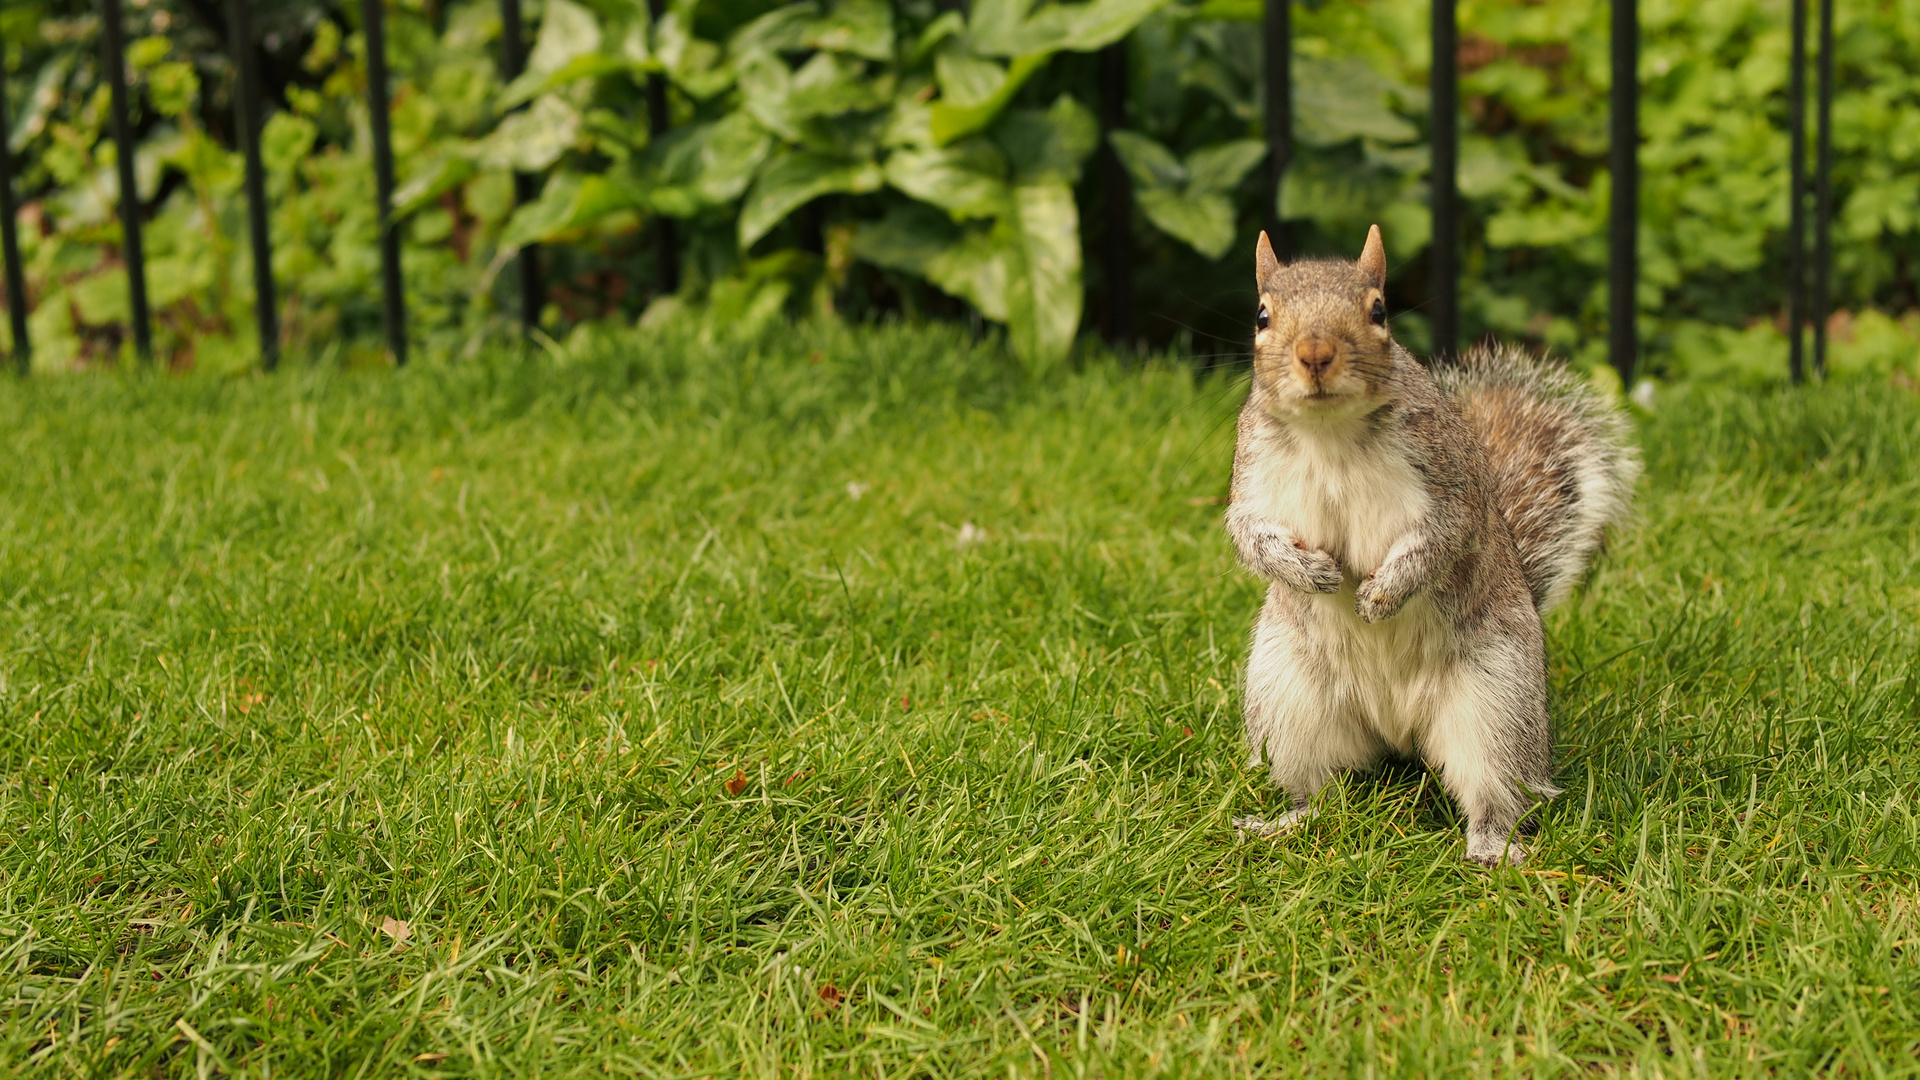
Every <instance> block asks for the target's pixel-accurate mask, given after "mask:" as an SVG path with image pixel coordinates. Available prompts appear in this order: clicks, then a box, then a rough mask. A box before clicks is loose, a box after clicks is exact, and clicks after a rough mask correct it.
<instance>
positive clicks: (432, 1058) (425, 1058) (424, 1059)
mask: <svg viewBox="0 0 1920 1080" xmlns="http://www.w3.org/2000/svg"><path fill="white" fill-rule="evenodd" d="M452 1056H453V1055H452V1054H449V1053H447V1052H446V1051H445V1050H435V1051H433V1052H432V1053H429V1054H415V1055H414V1057H413V1063H414V1064H415V1065H435V1064H438V1063H440V1062H442V1061H445V1060H447V1059H448V1058H450V1057H452Z"/></svg>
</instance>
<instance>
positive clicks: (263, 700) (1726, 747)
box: [0, 327, 1920, 1078]
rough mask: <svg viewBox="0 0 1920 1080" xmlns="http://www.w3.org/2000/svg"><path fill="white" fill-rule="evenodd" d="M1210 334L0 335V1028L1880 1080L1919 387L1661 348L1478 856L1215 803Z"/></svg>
mask: <svg viewBox="0 0 1920 1080" xmlns="http://www.w3.org/2000/svg"><path fill="white" fill-rule="evenodd" d="M1242 393H1243V386H1242V385H1241V384H1240V383H1239V382H1238V381H1236V377H1235V375H1232V374H1220V375H1214V376H1206V377H1196V376H1195V375H1194V374H1193V373H1192V371H1191V370H1190V369H1189V368H1187V367H1185V366H1183V365H1181V364H1178V363H1161V364H1147V365H1145V366H1139V367H1131V368H1129V367H1122V366H1120V365H1118V364H1116V363H1111V362H1106V361H1098V360H1096V361H1091V362H1089V363H1087V364H1085V365H1083V366H1082V367H1081V368H1080V369H1079V370H1077V371H1075V372H1074V373H1071V374H1062V375H1058V376H1054V377H1051V378H1049V379H1046V380H1044V381H1041V382H1037V383H1036V382H1033V381H1030V380H1027V379H1024V378H1023V377H1021V376H1019V375H1017V374H1016V373H1015V371H1014V369H1013V368H1012V367H1011V366H1010V365H1009V362H1008V361H1006V360H1005V359H1004V358H1003V355H1002V353H1001V352H1000V351H998V350H997V349H996V348H995V347H993V346H991V345H990V344H976V343H974V342H972V341H971V340H970V339H968V338H967V337H966V336H965V335H964V334H962V333H961V332H959V331H951V330H908V329H880V330H849V329H845V328H836V327H812V328H801V329H798V330H792V331H788V332H784V333H782V334H781V335H778V336H776V337H774V338H770V339H768V340H766V341H763V342H761V343H759V344H754V345H735V346H727V345H711V344H702V343H700V342H699V341H697V340H694V339H692V338H690V337H680V336H675V335H673V334H669V335H668V336H667V337H666V338H665V339H651V340H643V339H639V338H620V337H613V338H608V339H602V341H601V342H600V344H598V345H595V346H589V347H582V348H580V349H579V350H576V352H575V353H574V354H573V355H571V356H570V357H568V358H565V359H564V360H563V359H556V358H554V357H550V356H546V355H540V356H538V357H536V358H533V359H523V358H519V357H515V356H510V355H506V354H497V355H483V356H481V357H479V358H477V359H474V360H468V361H462V362H456V363H444V364H443V363H434V362H427V363H422V364H420V365H418V366H416V367H415V368H412V369H409V370H406V371H404V372H401V373H398V374H392V373H367V372H361V373H352V372H349V373H341V372H335V371H320V370H290V371H286V372H283V373H282V374H280V375H278V376H275V377H272V378H253V379H245V380H237V381H216V380H212V379H206V378H193V377H188V378H155V377H116V376H99V375H93V376H76V377H68V378H48V379H38V380H35V381H32V382H28V383H19V384H12V383H9V384H7V385H5V386H0V425H4V428H5V430H6V431H7V433H8V434H7V440H6V444H5V445H6V451H7V461H6V463H5V466H4V469H3V470H0V484H3V485H4V487H3V489H0V597H3V598H4V606H0V655H4V663H3V664H0V680H3V681H0V711H3V715H4V722H3V723H0V759H4V768H3V769H0V951H3V952H4V956H3V957H0V962H3V964H4V966H3V967H0V970H3V971H4V975H3V976H0V995H3V996H4V999H5V1002H6V1008H5V1013H4V1022H3V1023H0V1061H6V1062H12V1063H14V1064H13V1066H12V1067H13V1068H15V1069H19V1070H20V1071H23V1072H24V1071H29V1065H28V1063H29V1062H31V1063H37V1064H38V1065H40V1066H41V1071H45V1070H47V1069H51V1070H52V1071H53V1072H55V1073H59V1074H86V1075H121V1074H127V1075H141V1076H150V1075H180V1076H185V1075H190V1074H195V1073H196V1072H197V1073H199V1074H200V1075H206V1074H208V1073H209V1072H211V1073H249V1074H257V1075H266V1074H269V1073H271V1074H273V1075H276V1076H283V1077H287V1076H381V1075H403V1074H409V1073H412V1074H419V1075H448V1076H466V1075H494V1076H527V1075H534V1074H536V1073H538V1074H540V1075H547V1076H561V1075H571V1074H576V1073H582V1074H585V1073H591V1074H596V1075H598V1074H603V1073H608V1072H611V1073H614V1074H631V1075H642V1076H736V1075H751V1076H768V1077H771V1076H775V1075H780V1076H809V1075H822V1076H832V1075H845V1076H855V1075H857V1076H863V1077H867V1076H871V1077H894V1076H937V1077H945V1076H975V1075H980V1076H984V1075H993V1076H1005V1075H1024V1076H1045V1077H1054V1078H1064V1077H1070V1076H1071V1077H1079V1076H1104V1077H1121V1076H1148V1075H1179V1076H1196V1077H1214V1076H1238V1075H1261V1076H1270V1075H1279V1074H1292V1073H1296V1072H1298V1073H1315V1074H1320V1075H1349V1074H1350V1075H1356V1076H1358V1075H1369V1076H1372V1075H1381V1076H1384V1075H1406V1076H1439V1075H1445V1074H1466V1075H1538V1076H1551V1075H1560V1074H1574V1073H1578V1074H1588V1073H1596V1072H1597V1073H1602V1074H1613V1073H1623V1074H1624V1073H1628V1072H1636V1071H1637V1072H1638V1074H1640V1075H1654V1074H1668V1075H1676V1076H1678V1075H1687V1076H1695V1075H1708V1074H1710V1075H1729V1076H1736V1075H1737V1076H1748V1075H1775V1074H1804V1073H1810V1072H1816V1071H1820V1072H1828V1073H1832V1074H1835V1075H1838V1074H1842V1073H1845V1074H1849V1075H1862V1074H1873V1075H1895V1074H1900V1075H1914V1074H1916V1073H1920V965H1916V960H1915V957H1916V953H1917V952H1920V893H1917V892H1916V879H1917V878H1920V822H1917V821H1916V816H1915V805H1914V799H1915V794H1916V791H1920V745H1916V739H1915V737H1914V736H1915V731H1916V727H1920V675H1917V674H1916V666H1920V665H1917V662H1920V628H1917V626H1916V624H1917V622H1920V570H1917V569H1916V562H1917V559H1916V557H1917V556H1920V509H1917V507H1920V397H1916V396H1915V395H1914V394H1913V393H1911V392H1909V391H1907V390H1902V389H1897V388H1889V387H1888V386H1886V385H1884V384H1880V385H1867V384H1851V385H1836V386H1831V387H1824V388H1817V389H1811V390H1805V391H1800V392H1794V393H1789V392H1783V391H1782V392H1757V391H1736V390H1711V391H1706V390H1702V391H1697V392H1696V391H1685V390H1673V391H1670V392H1667V393H1665V394H1663V395H1662V397H1661V398H1660V399H1659V400H1658V401H1657V402H1656V407H1655V409H1654V411H1653V412H1651V413H1650V414H1644V415H1642V416H1641V417H1640V418H1639V421H1638V423H1639V427H1640V438H1641V441H1642V444H1643V446H1644V449H1645V453H1646V457H1647V461H1648V475H1647V477H1646V479H1645V480H1644V481H1643V482H1642V484H1641V502H1640V507H1641V510H1640V520H1639V522H1638V523H1637V524H1636V525H1635V526H1634V527H1633V528H1632V529H1631V530H1630V531H1628V532H1626V533H1625V534H1623V535H1621V536H1620V537H1618V538H1617V542H1616V543H1615V544H1614V546H1613V548H1612V550H1611V552H1610V554H1609V555H1608V556H1607V557H1606V558H1605V559H1604V561H1603V562H1602V564H1601V566H1600V568H1599V569H1598V572H1597V573H1596V574H1595V575H1594V577H1593V579H1592V580H1591V582H1590V584H1589V585H1588V587H1586V588H1585V589H1584V590H1583V591H1581V592H1580V593H1578V594H1576V596H1575V598H1574V600H1573V601H1571V602H1570V603H1569V604H1568V605H1567V606H1566V608H1565V609H1563V610H1561V611H1559V612H1557V613H1555V614H1554V615H1553V616H1552V617H1551V619H1550V620H1549V627H1548V630H1549V641H1550V645H1549V649H1550V655H1551V667H1552V681H1553V688H1554V694H1555V709H1556V716H1557V720H1558V730H1557V742H1558V747H1559V762H1560V764H1559V777H1560V780H1561V782H1562V783H1563V784H1564V785H1565V786H1566V788H1567V793H1566V794H1565V795H1564V796H1562V797H1561V798H1560V799H1558V800H1557V801H1556V802H1555V803H1554V804H1553V806H1552V808H1551V809H1550V811H1549V812H1548V813H1547V815H1546V822H1545V826H1544V829H1543V832H1542V834H1541V836H1540V838H1539V843H1538V848H1537V853H1536V856H1535V858H1534V859H1533V861H1532V862H1530V863H1529V865H1528V866H1527V867H1526V868H1525V869H1523V870H1512V869H1507V870H1500V871H1493V872H1489V871H1485V870H1481V869H1478V868H1475V867H1473V866H1471V865H1469V864H1467V863H1466V862H1465V861H1464V860H1463V858H1462V853H1463V850H1464V843H1463V839H1462V836H1461V834H1460V822H1459V820H1458V818H1457V817H1456V815H1455V813H1454V811H1453V809H1452V807H1451V806H1450V805H1449V804H1448V802H1447V801H1446V799H1445V798H1444V797H1443V796H1442V795H1441V794H1440V793H1439V792H1438V791H1437V789H1436V785H1435V783H1434V781H1433V779H1432V777H1430V776H1428V775H1426V774H1425V773H1423V772H1422V771H1421V770H1420V769H1419V768H1417V767H1412V766H1408V767H1401V768H1397V769H1395V770H1392V771H1390V772H1388V773H1386V774H1384V775H1372V776H1360V777H1352V778H1349V779H1347V780H1346V781H1344V782H1343V783H1337V784H1335V785H1334V786H1333V787H1332V788H1330V789H1329V791H1328V792H1327V793H1326V796H1325V798H1326V812H1325V813H1324V814H1323V815H1322V816H1321V817H1320V818H1318V819H1317V820H1316V821H1315V822H1313V823H1312V824H1311V825H1310V826H1309V827H1308V828H1307V829H1306V830H1304V831H1302V832H1300V833H1297V834H1295V835H1292V836H1289V837H1286V838H1284V839H1282V840H1279V841H1266V840H1252V839H1246V838H1242V837H1240V836H1238V835H1236V834H1235V832H1234V830H1233V829H1232V827H1231V825H1230V824H1229V821H1230V819H1231V818H1232V817H1233V816H1234V815H1235V814H1244V813H1262V812H1272V811H1274V810H1276V809H1277V808H1279V807H1280V805H1281V804H1282V800H1281V798H1280V797H1279V796H1278V795H1276V793H1275V792H1273V791H1272V790H1271V789H1270V788H1269V787H1268V785H1267V784H1266V783H1265V781H1264V778H1263V777H1262V776H1261V775H1260V774H1259V773H1257V772H1255V771H1252V770H1250V769H1249V768H1248V766H1247V763H1246V753H1245V751H1244V749H1243V748H1242V745H1241V743H1240V737H1239V720H1238V709H1239V691H1238V686H1237V681H1238V680H1237V671H1238V667H1239V664H1240V661H1241V658H1242V656H1243V655H1244V653H1245V648H1246V631H1247V628H1248V626H1249V623H1250V620H1251V618H1252V616H1253V613H1254V610H1255V608H1256V606H1257V604H1258V602H1259V596H1260V586H1259V585H1258V583H1256V582H1255V581H1254V580H1253V579H1252V578H1251V577H1249V576H1248V575H1246V574H1245V573H1244V572H1242V571H1240V570H1238V569H1237V568H1236V566H1235V565H1234V562H1233V559H1232V555H1231V552H1230V550H1229V547H1228V544H1227V542H1226V539H1225V537H1224V535H1223V533H1222V531H1221V529H1220V525H1219V520H1220V514H1221V507H1220V499H1221V496H1222V495H1223V493H1224V492H1225V490H1226V485H1227V467H1228V460H1229V456H1230V453H1231V441H1232V416H1233V412H1234V410H1235V409H1236V408H1237V407H1238V404H1239V399H1240V396H1241V394H1242Z"/></svg>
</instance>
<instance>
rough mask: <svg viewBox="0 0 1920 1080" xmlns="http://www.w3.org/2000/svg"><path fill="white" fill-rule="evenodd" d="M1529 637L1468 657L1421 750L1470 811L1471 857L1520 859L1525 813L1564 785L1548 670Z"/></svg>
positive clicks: (1486, 862) (1438, 705)
mask: <svg viewBox="0 0 1920 1080" xmlns="http://www.w3.org/2000/svg"><path fill="white" fill-rule="evenodd" d="M1527 652H1528V650H1527V649H1526V648H1525V645H1524V643H1519V642H1515V643H1511V644H1510V645H1508V646H1507V647H1496V648H1494V649H1492V650H1489V651H1488V652H1485V653H1483V654H1482V655H1481V656H1479V657H1475V658H1469V659H1468V660H1467V661H1466V662H1463V663H1461V664H1460V665H1459V666H1458V667H1457V668H1456V669H1455V671H1454V673H1453V675H1452V677H1451V678H1449V679H1447V680H1446V681H1445V682H1444V683H1443V684H1442V685H1441V687H1439V688H1438V691H1439V692H1438V693H1437V694H1436V695H1435V700H1434V702H1433V709H1432V714H1431V715H1432V720H1431V722H1430V724H1429V725H1428V727H1427V729H1426V731H1425V732H1424V734H1423V737H1422V738H1421V740H1420V747H1421V753H1422V756H1423V757H1425V758H1426V761H1427V764H1429V765H1431V766H1433V767H1434V768H1435V769H1436V770H1437V771H1438V772H1439V773H1440V780H1441V783H1443V784H1444V785H1445V786H1446V788H1447V792H1448V793H1449V794H1450V795H1452V796H1453V800H1454V802H1455V803H1456V804H1457V805H1458V806H1459V807H1460V810H1461V812H1462V813H1464V814H1465V815H1466V818H1467V859H1468V860H1469V861H1471V862H1476V863H1479V864H1481V865H1482V866H1499V865H1502V864H1505V865H1509V866H1518V865H1520V864H1521V863H1522V862H1524V861H1525V860H1526V857H1527V849H1526V848H1525V847H1524V846H1523V845H1522V844H1521V843H1520V836H1521V834H1522V832H1523V831H1525V830H1524V829H1523V827H1522V824H1521V819H1522V818H1523V817H1524V816H1525V815H1526V813H1527V811H1528V810H1530V809H1531V808H1532V807H1533V804H1534V802H1535V801H1536V800H1539V799H1546V798H1550V797H1552V796H1554V795H1557V794H1559V793H1560V789H1559V788H1557V787H1555V786H1554V785H1553V782H1552V779H1551V770H1552V760H1553V745H1552V743H1553V740H1552V733H1551V728H1550V726H1549V723H1548V719H1547V688H1546V680H1545V672H1544V668H1543V667H1542V665H1541V663H1540V661H1539V659H1538V657H1537V656H1534V657H1529V656H1528V655H1527Z"/></svg>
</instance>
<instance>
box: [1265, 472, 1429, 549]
mask: <svg viewBox="0 0 1920 1080" xmlns="http://www.w3.org/2000/svg"><path fill="white" fill-rule="evenodd" d="M1391 449H1392V448H1391V446H1387V447H1373V448H1364V449H1362V448H1351V447H1347V446H1344V445H1340V444H1335V445H1331V446H1321V445H1316V444H1314V443H1312V442H1307V441H1302V442H1300V443H1297V444H1296V445H1294V446H1292V447H1289V448H1287V450H1286V451H1285V452H1281V453H1275V454H1269V455H1264V456H1263V457H1262V458H1261V459H1260V460H1259V461H1258V462H1257V463H1256V464H1255V466H1254V467H1253V469H1252V470H1251V475H1249V476H1248V477H1247V480H1248V481H1249V483H1247V484H1246V486H1245V494H1246V496H1247V497H1248V498H1249V499H1252V500H1253V501H1255V502H1256V504H1258V505H1260V506H1261V508H1262V509H1263V510H1264V511H1265V512H1266V514H1268V515H1271V517H1272V518H1273V520H1276V521H1279V522H1280V523H1281V524H1283V525H1285V526H1286V527H1287V528H1288V529H1289V530H1290V531H1291V532H1292V533H1293V534H1294V535H1295V536H1296V537H1298V538H1299V539H1300V540H1301V542H1303V543H1305V544H1307V545H1308V546H1309V547H1315V548H1319V549H1321V550H1322V551H1326V552H1328V553H1330V554H1332V555H1333V556H1334V557H1335V558H1337V559H1339V560H1340V563H1341V565H1342V566H1345V567H1346V568H1347V569H1348V570H1349V571H1351V572H1354V573H1355V574H1357V575H1364V574H1368V573H1371V572H1372V571H1373V570H1375V569H1376V568H1378V567H1379V565H1380V564H1381V563H1382V562H1384V561H1386V558H1387V554H1388V553H1389V552H1390V551H1392V550H1393V546H1394V544H1396V543H1398V542H1399V541H1400V540H1401V539H1402V538H1403V537H1405V536H1406V535H1407V533H1408V532H1409V531H1410V530H1412V529H1413V528H1415V527H1416V526H1417V525H1418V524H1419V522H1420V521H1421V519H1423V518H1424V517H1425V516H1426V514H1427V511H1428V508H1429V506H1430V505H1431V499H1432V497H1431V495H1430V494H1429V493H1428V491H1427V485H1426V482H1425V480H1424V478H1423V477H1422V476H1421V475H1420V472H1419V470H1417V469H1415V468H1414V467H1413V465H1412V463H1411V462H1409V461H1408V460H1407V458H1406V456H1405V455H1403V454H1396V453H1392V452H1391Z"/></svg>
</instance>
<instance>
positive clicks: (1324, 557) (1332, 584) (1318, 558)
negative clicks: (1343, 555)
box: [1300, 551, 1345, 593]
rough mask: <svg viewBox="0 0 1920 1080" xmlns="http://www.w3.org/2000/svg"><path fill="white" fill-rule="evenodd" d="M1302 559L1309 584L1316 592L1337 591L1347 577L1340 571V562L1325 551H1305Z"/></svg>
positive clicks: (1301, 555)
mask: <svg viewBox="0 0 1920 1080" xmlns="http://www.w3.org/2000/svg"><path fill="white" fill-rule="evenodd" d="M1300 561H1301V563H1302V564H1303V565H1304V566H1305V567H1306V570H1307V584H1309V585H1312V586H1313V589H1314V591H1315V592H1323V593H1336V592H1339V591H1340V585H1341V583H1342V582H1343V581H1344V580H1345V578H1344V577H1343V576H1342V575H1341V573H1340V562H1339V560H1337V559H1335V558H1334V557H1333V556H1331V555H1329V554H1327V553H1326V552H1324V551H1304V552H1301V554H1300Z"/></svg>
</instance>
